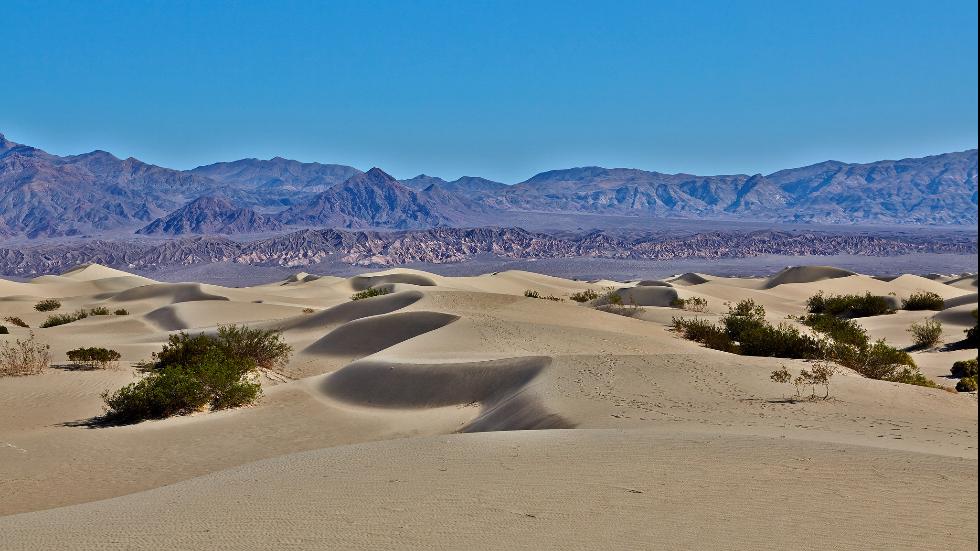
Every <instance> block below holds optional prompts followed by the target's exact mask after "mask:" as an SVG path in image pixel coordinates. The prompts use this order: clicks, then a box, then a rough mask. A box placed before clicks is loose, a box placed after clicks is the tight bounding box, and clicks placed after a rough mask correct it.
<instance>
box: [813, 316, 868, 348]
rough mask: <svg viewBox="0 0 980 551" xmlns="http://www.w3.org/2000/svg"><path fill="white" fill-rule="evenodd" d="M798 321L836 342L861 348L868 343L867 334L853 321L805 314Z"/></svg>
mask: <svg viewBox="0 0 980 551" xmlns="http://www.w3.org/2000/svg"><path fill="white" fill-rule="evenodd" d="M799 321H800V323H802V324H803V325H806V326H807V327H809V328H811V329H813V330H814V331H816V332H818V333H821V334H824V335H827V336H828V337H830V338H831V339H833V340H834V341H836V342H841V343H844V344H850V345H852V346H863V345H866V344H867V343H868V333H867V332H866V331H865V330H864V328H863V327H861V326H860V325H859V324H858V323H857V322H856V321H853V320H849V319H842V318H838V317H836V316H831V315H830V314H807V315H806V316H803V317H801V318H799Z"/></svg>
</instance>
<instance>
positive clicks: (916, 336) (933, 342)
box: [906, 319, 943, 348]
mask: <svg viewBox="0 0 980 551" xmlns="http://www.w3.org/2000/svg"><path fill="white" fill-rule="evenodd" d="M906 331H908V332H909V333H911V334H912V343H913V346H915V347H916V348H935V347H936V346H939V344H940V343H942V342H943V324H942V323H940V322H938V321H936V320H934V319H928V320H925V321H923V322H922V323H913V324H912V325H910V326H909V328H908V329H907V330H906Z"/></svg>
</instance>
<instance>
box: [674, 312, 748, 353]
mask: <svg viewBox="0 0 980 551" xmlns="http://www.w3.org/2000/svg"><path fill="white" fill-rule="evenodd" d="M673 324H674V331H677V332H678V333H680V334H681V335H682V336H683V337H684V338H686V339H688V340H692V341H694V342H699V343H701V344H703V345H704V346H706V347H708V348H712V349H714V350H721V351H724V352H731V353H732V354H738V353H739V352H740V351H739V348H738V345H736V344H735V343H734V342H732V339H731V338H729V337H728V334H727V333H725V331H724V329H721V328H719V327H718V326H717V325H715V324H714V323H711V322H710V321H708V320H705V319H701V318H690V319H684V318H674V320H673Z"/></svg>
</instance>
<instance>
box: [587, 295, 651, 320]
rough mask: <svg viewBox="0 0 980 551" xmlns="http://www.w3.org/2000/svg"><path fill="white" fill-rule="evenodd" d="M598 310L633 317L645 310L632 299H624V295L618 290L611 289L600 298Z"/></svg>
mask: <svg viewBox="0 0 980 551" xmlns="http://www.w3.org/2000/svg"><path fill="white" fill-rule="evenodd" d="M598 302H599V304H598V305H597V306H596V307H595V309H596V310H601V311H603V312H608V313H610V314H616V315H617V316H625V317H627V318H632V317H634V316H636V315H637V314H640V313H642V312H643V308H642V307H640V306H639V305H638V304H636V303H635V302H633V300H632V299H629V298H627V299H625V300H624V299H623V296H622V295H620V294H619V293H618V292H616V291H609V292H608V293H606V294H605V296H603V297H601V298H600V299H599V300H598Z"/></svg>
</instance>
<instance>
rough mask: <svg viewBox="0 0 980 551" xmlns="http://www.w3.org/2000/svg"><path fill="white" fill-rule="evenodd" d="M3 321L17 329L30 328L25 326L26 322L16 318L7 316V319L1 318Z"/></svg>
mask: <svg viewBox="0 0 980 551" xmlns="http://www.w3.org/2000/svg"><path fill="white" fill-rule="evenodd" d="M3 321H5V322H7V323H9V324H11V325H16V326H17V327H30V325H27V322H26V321H24V320H22V319H20V318H19V317H17V316H7V317H5V318H3Z"/></svg>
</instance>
